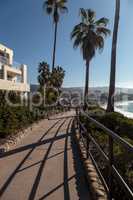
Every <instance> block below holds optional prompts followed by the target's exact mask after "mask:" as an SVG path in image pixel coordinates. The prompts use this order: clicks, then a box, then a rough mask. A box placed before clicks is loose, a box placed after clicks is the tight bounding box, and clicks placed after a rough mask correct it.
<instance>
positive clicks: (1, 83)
mask: <svg viewBox="0 0 133 200" xmlns="http://www.w3.org/2000/svg"><path fill="white" fill-rule="evenodd" d="M0 89H1V90H7V91H19V92H29V91H30V86H29V84H25V83H17V82H13V81H10V80H3V79H0Z"/></svg>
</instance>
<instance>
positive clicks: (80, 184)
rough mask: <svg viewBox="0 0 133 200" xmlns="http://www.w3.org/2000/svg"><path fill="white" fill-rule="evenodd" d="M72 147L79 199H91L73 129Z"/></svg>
mask: <svg viewBox="0 0 133 200" xmlns="http://www.w3.org/2000/svg"><path fill="white" fill-rule="evenodd" d="M71 148H72V153H73V165H74V169H75V179H76V187H77V192H78V196H79V200H89V199H90V195H89V186H88V183H87V182H86V178H85V173H84V169H83V165H82V162H81V160H80V156H79V151H78V148H77V145H76V143H75V140H74V135H73V130H71Z"/></svg>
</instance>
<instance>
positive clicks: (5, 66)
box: [0, 44, 30, 93]
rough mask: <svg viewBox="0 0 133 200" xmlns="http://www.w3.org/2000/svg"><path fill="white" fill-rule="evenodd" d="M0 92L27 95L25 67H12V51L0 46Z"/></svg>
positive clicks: (27, 85) (27, 86) (28, 88)
mask: <svg viewBox="0 0 133 200" xmlns="http://www.w3.org/2000/svg"><path fill="white" fill-rule="evenodd" d="M0 90H7V91H9V90H10V91H17V92H22V93H27V92H29V91H30V86H29V84H28V82H27V66H26V65H23V64H22V65H20V66H17V67H14V66H13V50H12V49H9V48H7V47H6V46H4V45H2V44H0Z"/></svg>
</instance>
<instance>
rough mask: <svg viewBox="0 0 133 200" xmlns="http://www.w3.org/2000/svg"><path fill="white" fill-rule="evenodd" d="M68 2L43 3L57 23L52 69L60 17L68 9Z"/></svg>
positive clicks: (51, 0) (59, 0)
mask: <svg viewBox="0 0 133 200" xmlns="http://www.w3.org/2000/svg"><path fill="white" fill-rule="evenodd" d="M66 3H67V0H46V1H45V2H44V4H43V8H44V10H45V11H46V13H47V14H48V15H52V17H53V21H54V24H55V31H54V47H53V60H52V70H53V69H54V66H55V54H56V41H57V28H58V22H59V19H60V14H61V13H64V12H67V11H68V9H67V7H66V6H65V4H66Z"/></svg>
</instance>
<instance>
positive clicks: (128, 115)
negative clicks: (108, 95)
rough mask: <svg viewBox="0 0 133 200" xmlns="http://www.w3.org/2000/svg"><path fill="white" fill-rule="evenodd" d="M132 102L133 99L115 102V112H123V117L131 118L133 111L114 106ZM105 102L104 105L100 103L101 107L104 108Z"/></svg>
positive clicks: (132, 117)
mask: <svg viewBox="0 0 133 200" xmlns="http://www.w3.org/2000/svg"><path fill="white" fill-rule="evenodd" d="M129 102H130V103H133V101H124V102H123V101H119V102H116V103H115V112H118V113H121V114H123V115H124V116H125V117H128V118H130V119H133V113H132V112H127V111H123V110H121V109H120V108H117V107H116V106H123V105H126V106H127V105H128V103H129ZM106 106H107V104H104V105H100V107H101V108H103V109H106Z"/></svg>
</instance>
